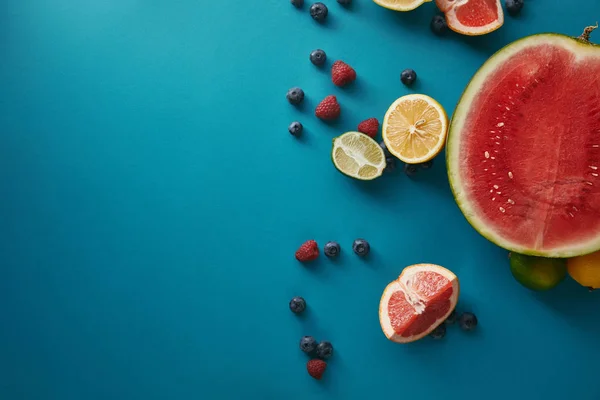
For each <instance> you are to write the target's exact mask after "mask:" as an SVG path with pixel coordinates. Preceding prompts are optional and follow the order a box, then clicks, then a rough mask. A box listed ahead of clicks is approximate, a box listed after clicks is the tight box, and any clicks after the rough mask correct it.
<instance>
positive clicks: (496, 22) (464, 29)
mask: <svg viewBox="0 0 600 400" xmlns="http://www.w3.org/2000/svg"><path fill="white" fill-rule="evenodd" d="M435 3H436V4H437V6H438V8H439V9H440V10H441V11H442V12H443V13H444V14H445V15H446V22H447V23H448V28H450V29H452V30H453V31H455V32H458V33H460V34H463V35H468V36H477V35H485V34H486V33H490V32H493V31H495V30H496V29H498V28H500V27H501V26H502V24H503V23H504V13H503V12H502V4H500V0H435Z"/></svg>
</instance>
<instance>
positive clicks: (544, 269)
mask: <svg viewBox="0 0 600 400" xmlns="http://www.w3.org/2000/svg"><path fill="white" fill-rule="evenodd" d="M510 271H511V272H512V274H513V276H514V277H515V279H516V280H517V281H519V283H521V284H522V285H523V286H525V287H527V288H529V289H532V290H548V289H552V288H553V287H555V286H556V285H558V284H559V283H560V282H561V281H562V280H563V279H564V278H565V276H566V275H567V263H566V261H565V260H564V259H560V258H544V257H536V256H526V255H523V254H517V253H511V254H510Z"/></svg>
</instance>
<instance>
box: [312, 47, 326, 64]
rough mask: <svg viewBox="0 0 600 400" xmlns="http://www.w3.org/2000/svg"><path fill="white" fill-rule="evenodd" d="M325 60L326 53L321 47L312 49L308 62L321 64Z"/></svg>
mask: <svg viewBox="0 0 600 400" xmlns="http://www.w3.org/2000/svg"><path fill="white" fill-rule="evenodd" d="M326 60H327V54H325V52H324V51H323V50H321V49H317V50H313V51H312V52H311V53H310V62H311V63H313V64H314V65H323V64H325V61H326Z"/></svg>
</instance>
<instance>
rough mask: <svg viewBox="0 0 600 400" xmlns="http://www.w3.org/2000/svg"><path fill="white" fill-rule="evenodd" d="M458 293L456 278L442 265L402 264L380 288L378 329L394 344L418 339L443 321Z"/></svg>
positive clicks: (452, 306)
mask: <svg viewBox="0 0 600 400" xmlns="http://www.w3.org/2000/svg"><path fill="white" fill-rule="evenodd" d="M458 294H459V285H458V278H457V277H456V275H454V274H453V273H452V272H450V271H449V270H447V269H446V268H444V267H440V266H439V265H434V264H417V265H412V266H410V267H406V268H405V269H404V270H403V271H402V274H400V277H399V278H398V279H397V280H395V281H393V282H391V283H390V284H389V285H387V287H386V288H385V290H384V291H383V295H382V296H381V301H380V302H379V323H380V324H381V329H382V330H383V333H384V334H385V336H386V337H387V338H388V339H390V340H391V341H393V342H396V343H409V342H414V341H415V340H419V339H421V338H422V337H424V336H426V335H428V334H429V333H431V331H433V330H434V329H435V328H437V327H438V326H439V325H440V324H441V323H443V322H444V321H445V320H446V318H447V317H448V315H450V313H451V312H452V311H453V310H454V307H456V302H457V300H458Z"/></svg>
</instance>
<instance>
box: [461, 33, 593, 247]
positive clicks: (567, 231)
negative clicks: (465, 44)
mask: <svg viewBox="0 0 600 400" xmlns="http://www.w3.org/2000/svg"><path fill="white" fill-rule="evenodd" d="M461 136H462V140H461V149H460V151H461V154H462V155H463V158H462V161H461V162H460V178H461V181H462V182H463V187H464V190H465V191H466V192H468V193H469V195H468V197H469V199H470V201H471V202H472V204H471V207H472V208H473V210H474V211H475V213H476V214H478V217H479V218H480V219H481V220H482V221H481V222H483V224H484V225H485V226H486V227H487V229H488V230H490V231H494V232H495V234H497V235H499V236H500V237H502V238H503V239H504V240H506V241H508V242H513V243H518V244H519V245H520V246H521V247H522V248H525V249H534V250H535V251H537V252H540V253H542V254H544V253H552V252H553V250H554V249H560V248H565V247H567V248H568V247H569V246H571V245H575V244H577V243H581V242H582V241H583V242H585V241H589V240H590V239H592V238H594V237H598V236H599V235H600V179H598V177H599V174H600V58H593V57H587V58H582V59H581V60H577V59H576V55H575V53H573V52H572V51H570V50H569V49H566V48H564V47H562V46H557V45H555V44H552V43H546V44H539V45H536V46H531V47H526V48H524V49H523V50H521V51H520V52H518V53H517V54H515V55H513V56H512V57H511V58H510V59H508V60H506V61H505V62H504V63H503V64H501V65H500V66H499V67H497V69H496V70H495V71H494V72H493V73H492V74H491V75H489V76H488V77H487V78H486V80H485V83H484V85H483V86H482V87H481V88H480V89H479V94H478V95H477V96H476V97H475V98H474V100H473V102H472V105H471V107H470V112H469V113H468V114H467V116H466V120H465V123H464V126H463V129H462V135H461Z"/></svg>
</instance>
